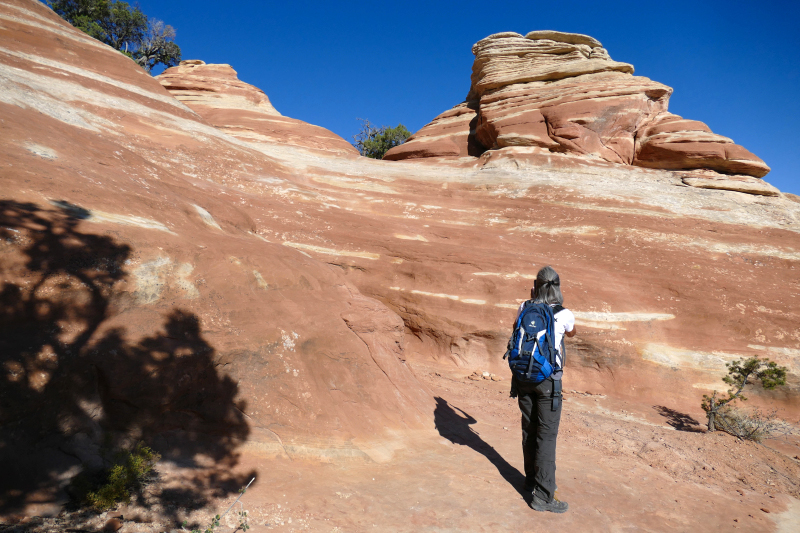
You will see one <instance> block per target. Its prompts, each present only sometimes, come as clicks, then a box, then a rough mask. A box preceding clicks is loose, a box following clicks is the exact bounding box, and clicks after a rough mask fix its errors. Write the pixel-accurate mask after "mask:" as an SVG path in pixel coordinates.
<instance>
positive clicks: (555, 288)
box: [533, 266, 564, 305]
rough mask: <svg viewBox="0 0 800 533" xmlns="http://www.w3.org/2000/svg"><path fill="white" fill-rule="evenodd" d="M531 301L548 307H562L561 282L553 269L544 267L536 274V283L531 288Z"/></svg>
mask: <svg viewBox="0 0 800 533" xmlns="http://www.w3.org/2000/svg"><path fill="white" fill-rule="evenodd" d="M533 290H534V295H533V301H534V302H536V303H546V304H550V305H556V304H558V305H562V304H563V303H564V297H563V296H562V295H561V280H560V279H559V277H558V273H557V272H556V271H555V270H553V267H551V266H546V267H544V268H543V269H541V270H540V271H539V273H538V274H536V283H535V284H534V286H533Z"/></svg>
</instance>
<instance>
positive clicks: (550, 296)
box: [505, 266, 575, 513]
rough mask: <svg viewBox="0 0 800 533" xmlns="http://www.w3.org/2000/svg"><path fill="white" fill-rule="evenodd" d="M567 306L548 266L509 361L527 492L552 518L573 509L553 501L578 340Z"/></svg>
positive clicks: (518, 324)
mask: <svg viewBox="0 0 800 533" xmlns="http://www.w3.org/2000/svg"><path fill="white" fill-rule="evenodd" d="M563 303H564V297H563V296H562V295H561V281H560V279H559V277H558V274H557V273H556V271H555V270H553V268H552V267H549V266H546V267H544V268H543V269H541V270H540V271H539V273H538V274H537V275H536V281H535V282H534V284H533V288H532V289H531V299H530V300H527V301H525V302H523V303H522V305H520V307H519V312H518V314H517V320H516V321H515V322H514V324H515V325H514V331H513V333H512V335H511V339H510V340H509V346H508V348H509V349H508V351H507V352H506V356H505V357H508V359H509V366H510V367H511V370H512V374H513V377H512V380H511V397H512V398H513V397H516V398H517V401H518V403H519V409H520V411H522V454H523V458H524V460H525V486H524V490H525V491H527V492H532V493H533V494H532V500H531V503H530V507H531V508H532V509H534V510H536V511H551V512H554V513H563V512H566V510H567V509H568V508H569V505H568V504H567V503H566V502H562V501H560V500H557V499H556V498H555V492H556V438H557V436H558V424H559V422H560V420H561V376H562V374H563V372H562V367H563V365H564V356H565V353H564V344H563V340H564V335H565V334H566V336H567V337H572V336H574V335H575V315H573V314H572V311H570V310H569V309H565V308H564V307H562V304H563Z"/></svg>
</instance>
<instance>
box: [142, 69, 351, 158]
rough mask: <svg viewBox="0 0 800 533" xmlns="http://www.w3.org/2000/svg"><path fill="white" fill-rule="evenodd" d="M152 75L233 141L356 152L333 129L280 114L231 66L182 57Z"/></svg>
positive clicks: (348, 152)
mask: <svg viewBox="0 0 800 533" xmlns="http://www.w3.org/2000/svg"><path fill="white" fill-rule="evenodd" d="M156 79H157V80H158V81H159V82H160V83H161V85H163V86H164V87H165V88H166V89H167V90H168V91H169V92H170V94H172V95H173V96H174V97H175V98H177V99H178V100H180V101H181V102H183V103H184V104H186V105H187V106H189V108H191V109H192V110H193V111H195V112H197V114H199V115H200V116H201V117H203V118H204V119H205V120H207V121H208V122H209V123H211V124H213V125H214V126H216V127H218V128H219V129H221V130H222V131H224V132H226V133H228V134H230V135H232V136H234V137H236V138H238V139H242V140H244V141H249V142H253V143H261V144H267V145H270V144H271V145H275V144H282V145H286V144H289V145H294V146H298V147H302V148H307V149H311V150H313V151H323V152H333V153H336V154H339V155H348V154H349V155H353V156H356V155H358V151H357V150H356V149H355V148H354V147H353V145H351V144H350V143H349V142H347V141H345V140H344V139H342V138H341V137H339V136H338V135H336V134H335V133H333V132H332V131H329V130H326V129H325V128H321V127H319V126H314V125H313V124H309V123H307V122H303V121H302V120H297V119H294V118H289V117H283V116H281V114H280V113H278V111H277V110H276V109H275V108H274V107H273V106H272V104H271V103H270V101H269V98H267V95H266V94H264V91H262V90H261V89H259V88H257V87H253V86H252V85H250V84H247V83H244V82H242V81H240V80H239V78H238V77H237V74H236V71H235V70H233V68H231V66H230V65H207V64H205V62H203V61H199V60H188V61H181V63H180V65H178V66H177V67H172V68H169V69H167V70H165V71H164V72H163V73H161V75H159V76H158V77H156Z"/></svg>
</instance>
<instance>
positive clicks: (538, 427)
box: [515, 379, 562, 502]
mask: <svg viewBox="0 0 800 533" xmlns="http://www.w3.org/2000/svg"><path fill="white" fill-rule="evenodd" d="M515 385H516V388H517V394H518V397H517V402H519V410H520V411H522V456H523V457H524V459H525V485H526V486H527V487H532V488H534V490H535V491H536V495H537V496H538V497H539V498H542V499H544V500H546V501H548V502H549V501H552V500H553V496H554V495H555V493H556V438H557V437H558V424H559V423H560V422H561V406H562V403H561V402H559V403H558V407H557V409H556V410H555V411H553V410H552V405H553V398H552V393H553V380H552V379H546V380H544V381H543V382H541V383H539V384H537V385H534V384H532V383H522V382H520V381H516V383H515Z"/></svg>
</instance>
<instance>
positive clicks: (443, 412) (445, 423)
mask: <svg viewBox="0 0 800 533" xmlns="http://www.w3.org/2000/svg"><path fill="white" fill-rule="evenodd" d="M433 417H434V422H435V424H436V429H437V431H439V435H441V436H442V437H444V438H446V439H447V440H449V441H450V442H452V443H453V444H459V445H461V446H467V447H469V448H472V449H473V450H475V451H476V452H478V453H479V454H481V455H483V456H484V457H486V458H487V459H488V460H489V462H490V463H492V464H493V465H494V466H495V468H497V471H498V472H499V473H500V475H501V476H503V479H505V480H506V481H507V482H508V483H509V484H510V485H511V486H512V487H514V488H515V489H516V490H517V492H519V494H520V495H521V496H522V497H523V498H525V499H526V501H528V499H530V493H527V492H525V491H523V490H522V487H523V485H524V484H525V476H524V475H523V474H522V473H521V472H520V471H519V470H517V469H516V468H514V467H513V466H511V465H510V464H509V463H508V461H506V460H505V459H504V458H503V456H502V455H500V454H499V453H498V452H497V450H495V449H494V448H493V447H492V446H491V445H490V444H488V443H487V442H486V441H484V440H483V439H482V438H481V436H480V435H478V434H477V433H475V431H473V429H472V428H471V427H470V426H471V425H472V424H475V423H476V422H477V420H475V419H474V418H473V417H471V416H470V415H468V414H467V413H465V412H464V411H462V410H461V409H459V408H458V407H452V406H450V405H449V404H448V403H447V400H444V399H443V398H439V397H436V409H434V411H433Z"/></svg>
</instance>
